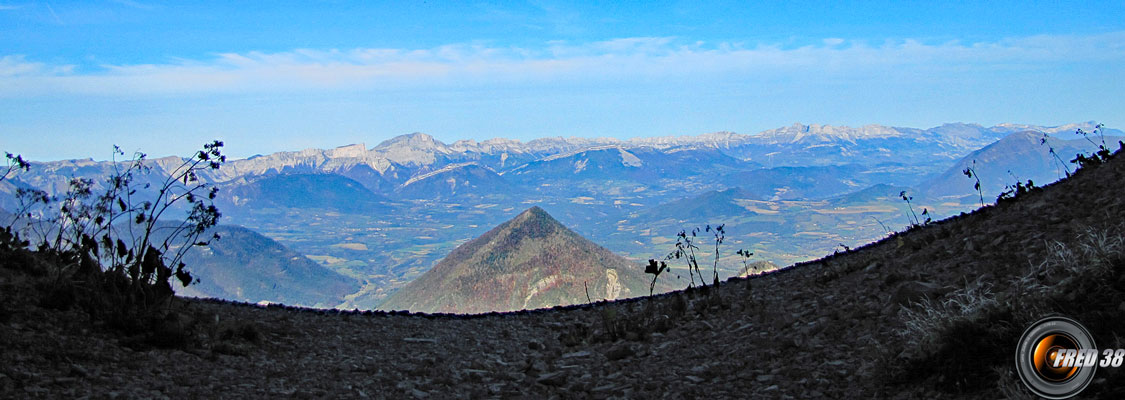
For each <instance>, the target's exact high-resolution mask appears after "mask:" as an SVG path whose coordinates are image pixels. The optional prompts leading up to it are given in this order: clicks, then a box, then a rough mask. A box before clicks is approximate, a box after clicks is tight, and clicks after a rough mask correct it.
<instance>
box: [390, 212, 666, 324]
mask: <svg viewBox="0 0 1125 400" xmlns="http://www.w3.org/2000/svg"><path fill="white" fill-rule="evenodd" d="M648 289H649V282H648V279H647V278H646V277H645V274H644V267H642V266H641V265H639V264H637V263H635V262H631V261H629V260H626V259H624V258H622V257H621V256H618V255H615V254H613V253H612V252H610V251H609V250H606V249H604V248H602V247H600V246H598V245H596V244H594V243H593V242H590V241H589V240H586V239H585V238H583V237H581V236H579V235H578V234H576V233H574V232H573V231H571V230H570V229H567V228H566V227H565V226H563V225H562V224H560V223H559V222H558V221H556V220H555V219H554V218H551V216H550V215H548V214H547V212H546V211H543V209H542V208H539V207H532V208H529V209H527V210H526V211H524V212H522V213H520V214H519V215H517V216H516V217H515V218H512V219H511V220H509V221H508V222H505V223H503V224H500V226H497V227H496V228H493V229H492V230H490V231H488V232H486V233H485V234H483V235H481V236H480V237H478V238H476V239H473V240H470V241H468V242H466V243H465V244H462V245H460V246H457V248H456V249H454V250H453V251H452V252H451V253H449V255H448V256H446V257H445V258H443V259H442V260H441V261H439V262H438V263H437V264H436V265H434V267H433V268H432V269H430V270H429V271H427V272H426V273H425V274H422V276H420V277H418V278H417V279H415V280H414V281H412V282H410V283H409V284H407V285H406V286H405V287H403V288H402V289H400V290H399V291H398V292H396V293H395V294H394V295H392V296H391V297H390V298H389V299H387V301H386V302H384V303H383V305H382V306H381V308H383V309H388V310H395V309H408V310H411V311H421V312H444V313H461V314H471V313H483V312H490V311H515V310H523V309H534V308H544V307H553V306H556V305H569V304H581V303H586V302H589V301H591V300H615V299H621V298H627V297H637V296H641V295H647V294H648ZM658 289H659V290H658V293H660V292H664V291H667V289H668V287H667V285H666V284H664V283H663V282H662V284H661V286H660V287H659V288H658ZM587 295H588V296H589V298H587Z"/></svg>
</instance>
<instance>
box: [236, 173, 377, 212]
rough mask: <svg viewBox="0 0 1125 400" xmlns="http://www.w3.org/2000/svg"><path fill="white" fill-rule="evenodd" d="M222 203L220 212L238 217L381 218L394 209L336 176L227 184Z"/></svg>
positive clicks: (272, 177) (291, 176) (290, 176)
mask: <svg viewBox="0 0 1125 400" xmlns="http://www.w3.org/2000/svg"><path fill="white" fill-rule="evenodd" d="M219 200H220V209H221V210H223V211H226V212H231V213H236V214H237V213H246V212H248V211H251V210H260V209H265V208H293V209H321V210H332V211H336V212H346V213H361V214H378V213H385V212H387V211H388V210H390V208H391V207H390V206H389V205H388V203H389V199H387V198H386V197H384V196H380V195H378V194H375V193H372V192H371V191H370V190H368V189H367V188H366V187H364V186H363V185H361V184H360V183H359V182H356V181H354V180H351V179H348V178H345V177H343V176H340V175H334V174H280V175H270V176H264V177H258V178H255V179H252V180H249V181H247V182H236V183H234V184H227V185H223V187H222V190H221V191H220V195H219Z"/></svg>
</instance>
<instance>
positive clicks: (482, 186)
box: [396, 164, 518, 201]
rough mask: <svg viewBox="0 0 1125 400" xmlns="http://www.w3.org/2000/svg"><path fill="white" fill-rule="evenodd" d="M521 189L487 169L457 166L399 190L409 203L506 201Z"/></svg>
mask: <svg viewBox="0 0 1125 400" xmlns="http://www.w3.org/2000/svg"><path fill="white" fill-rule="evenodd" d="M516 191H518V188H516V187H514V186H512V185H511V184H510V183H508V181H506V180H505V179H504V178H503V177H501V176H500V175H499V174H497V173H496V172H494V171H492V170H491V169H489V168H487V167H482V166H480V165H476V164H454V165H449V166H446V167H445V168H442V169H439V170H437V171H433V172H429V173H426V174H423V175H419V176H415V177H414V178H411V179H410V180H408V181H406V182H405V183H403V184H402V185H401V186H399V187H398V189H397V190H396V195H397V196H399V197H401V198H406V199H430V200H436V199H445V200H451V201H456V200H459V199H468V198H481V197H498V198H502V197H507V196H510V195H512V194H514V192H516Z"/></svg>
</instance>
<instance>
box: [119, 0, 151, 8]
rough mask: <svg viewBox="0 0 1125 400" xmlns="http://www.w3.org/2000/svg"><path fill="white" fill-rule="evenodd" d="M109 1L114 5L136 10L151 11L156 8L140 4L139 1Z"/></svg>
mask: <svg viewBox="0 0 1125 400" xmlns="http://www.w3.org/2000/svg"><path fill="white" fill-rule="evenodd" d="M110 1H112V2H114V3H117V4H120V5H123V6H126V7H132V8H136V9H139V10H152V9H154V8H156V7H155V6H153V5H151V4H145V3H141V2H139V1H133V0H110Z"/></svg>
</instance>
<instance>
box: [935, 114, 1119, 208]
mask: <svg viewBox="0 0 1125 400" xmlns="http://www.w3.org/2000/svg"><path fill="white" fill-rule="evenodd" d="M1063 137H1066V136H1063ZM1042 139H1043V133H1041V132H1033V131H1021V132H1015V133H1011V134H1009V135H1007V136H1005V137H1004V138H1003V139H1000V140H998V141H996V142H995V143H992V144H989V145H988V146H985V147H983V148H981V149H979V150H977V151H974V152H972V153H969V154H968V155H966V156H965V157H963V158H961V159H960V160H958V161H957V162H956V163H954V164H953V165H952V166H950V167H949V168H948V169H946V170H945V171H944V172H943V173H942V174H941V175H939V176H937V177H935V178H933V179H931V180H929V181H927V182H926V183H924V184H922V185H921V187H922V188H924V190H925V193H926V194H928V195H930V196H935V197H942V196H956V197H965V198H967V197H972V200H973V201H979V196H978V194H977V192H976V190H975V189H974V188H973V185H974V183H975V180H974V179H971V178H969V177H967V176H965V174H964V173H963V171H964V170H965V169H966V168H969V167H973V165H974V164H973V161H976V166H975V169H976V172H977V174H978V176H979V177H980V180H981V188H982V191H983V192H984V200H985V202H993V201H995V200H996V196H997V195H998V194H999V193H1000V192H1002V191H1003V190H1004V187H1005V186H1007V185H1013V184H1015V183H1016V182H1017V178H1018V181H1020V182H1026V181H1027V180H1029V179H1030V180H1032V181H1033V182H1035V184H1036V185H1039V186H1042V185H1046V184H1048V183H1051V182H1054V181H1056V180H1058V179H1059V178H1061V177H1063V176H1065V170H1064V167H1063V166H1062V165H1060V164H1059V162H1058V161H1057V160H1055V159H1054V157H1053V156H1051V154H1050V153H1049V150H1048V146H1047V145H1044V144H1042V142H1041V141H1042ZM1117 139H1118V138H1117V137H1109V138H1107V141H1108V142H1109V143H1116V141H1117ZM1047 140H1048V144H1049V145H1050V146H1052V147H1054V149H1055V152H1056V153H1057V154H1058V155H1059V157H1060V158H1061V159H1062V160H1063V161H1064V163H1063V164H1064V165H1065V168H1069V169H1071V170H1073V169H1074V167H1075V166H1074V164H1072V163H1070V160H1072V159H1074V156H1075V154H1078V153H1089V152H1092V151H1094V150H1096V147H1095V146H1094V145H1093V144H1091V143H1090V142H1087V141H1086V140H1084V139H1070V140H1063V139H1056V138H1053V137H1051V138H1048V139H1047ZM1110 149H1111V150H1116V149H1117V146H1116V145H1113V146H1110ZM970 195H971V196H970Z"/></svg>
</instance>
